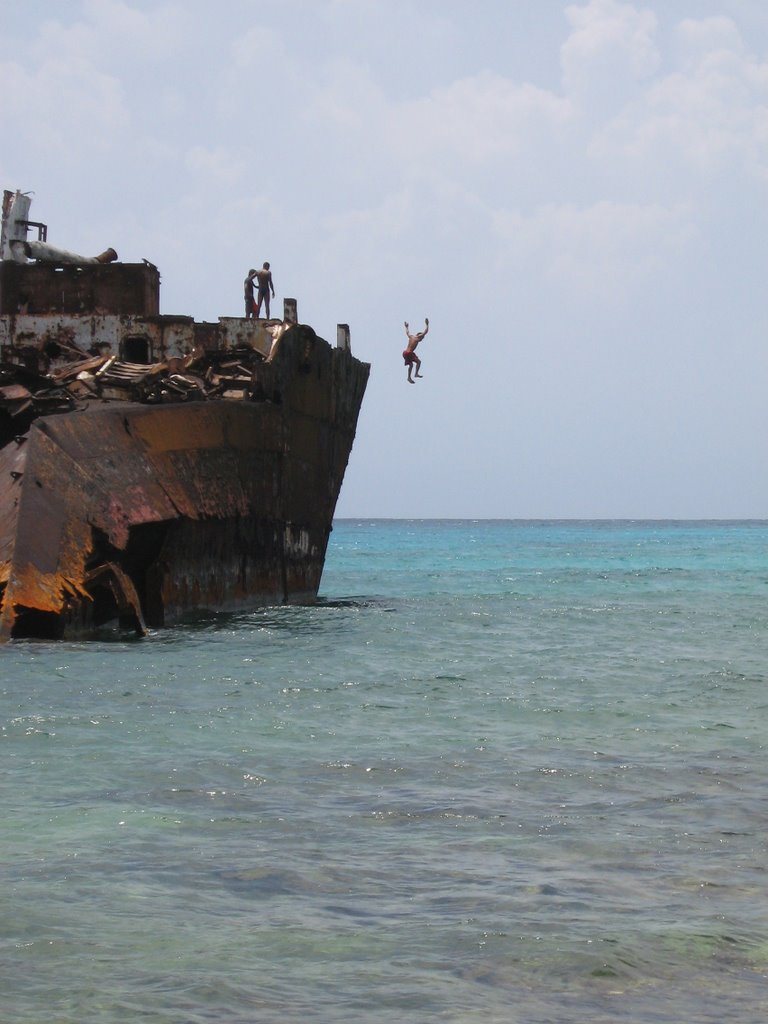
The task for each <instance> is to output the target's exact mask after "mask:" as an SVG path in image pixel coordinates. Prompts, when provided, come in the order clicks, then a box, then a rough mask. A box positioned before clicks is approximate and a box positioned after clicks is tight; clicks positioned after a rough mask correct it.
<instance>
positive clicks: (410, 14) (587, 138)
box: [0, 0, 768, 519]
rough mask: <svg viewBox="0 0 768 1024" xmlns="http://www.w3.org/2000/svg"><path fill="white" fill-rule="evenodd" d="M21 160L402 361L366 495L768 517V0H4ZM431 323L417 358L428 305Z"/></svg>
mask: <svg viewBox="0 0 768 1024" xmlns="http://www.w3.org/2000/svg"><path fill="white" fill-rule="evenodd" d="M0 25H2V39H3V45H2V48H0V95H2V96H3V103H2V104H0V139H1V140H2V142H1V143H0V185H1V186H2V187H3V188H8V189H12V190H15V189H20V190H22V191H24V192H33V193H34V198H33V203H32V209H31V212H30V217H31V219H33V220H39V221H43V222H45V223H46V224H47V225H48V240H49V241H50V242H51V243H52V244H55V245H59V246H61V247H63V248H66V249H70V250H72V251H74V252H79V253H82V254H84V255H95V254H96V253H99V252H101V251H102V250H104V249H106V248H107V247H109V246H112V247H114V248H115V249H116V250H117V252H118V253H119V256H120V259H121V260H123V261H125V262H135V261H140V260H141V259H144V258H146V259H148V260H150V261H151V262H152V263H155V264H157V266H158V267H159V268H160V272H161V275H162V285H161V289H162V291H161V311H162V312H163V313H171V314H187V315H193V316H195V317H196V319H198V320H212V321H215V320H216V319H217V318H218V317H219V316H233V315H234V316H237V315H240V314H241V306H242V281H243V278H244V277H245V274H246V271H247V270H248V268H250V267H254V266H260V265H261V264H262V263H263V262H264V261H265V260H268V261H269V262H270V263H271V265H272V271H273V275H274V281H275V288H276V292H277V303H276V306H274V307H273V309H275V308H277V309H278V310H281V309H282V299H283V297H286V296H290V297H295V298H296V299H297V300H298V309H299V319H300V320H301V321H302V322H304V323H309V324H311V325H312V326H313V327H314V328H315V330H316V331H317V333H318V334H320V335H321V336H322V337H325V338H327V339H328V340H330V341H331V342H332V343H335V337H336V324H337V323H348V324H349V325H350V329H351V338H352V349H353V352H354V354H355V355H356V356H357V357H358V358H360V359H363V360H365V361H366V362H369V363H370V364H371V377H370V382H369V385H368V391H367V394H366V397H365V401H364V404H363V408H362V411H361V414H360V420H359V423H358V432H357V438H356V441H355V446H354V449H353V452H352V456H351V459H350V464H349V467H348V470H347V474H346V477H345V481H344V486H343V489H342V495H341V498H340V501H339V504H338V506H337V515H338V516H340V517H397V518H430V517H437V518H630V519H648V518H768V465H766V454H765V453H766V442H767V441H768V291H767V290H766V286H765V277H766V273H765V272H766V265H768V4H766V3H765V0H647V2H641V0H631V2H630V0H627V2H624V0H572V2H563V0H475V2H474V3H471V2H469V0H272V2H271V3H264V2H263V0H258V2H257V0H219V2H218V3H215V4H214V3H211V2H210V0H61V2H57V3H53V2H50V0H25V3H24V4H19V3H18V2H17V0H0ZM425 316H427V317H429V320H430V332H429V334H428V336H427V337H426V339H425V340H424V341H423V343H422V344H421V346H420V348H419V354H420V355H421V357H422V360H423V366H422V373H423V374H424V377H423V379H422V380H419V381H418V382H417V383H416V384H414V385H410V384H408V383H407V380H406V370H405V367H404V365H403V360H402V356H401V352H402V349H403V347H404V344H405V331H404V327H403V323H404V321H406V320H407V321H408V322H409V323H410V325H411V329H412V330H415V329H419V328H421V327H423V320H424V317H425Z"/></svg>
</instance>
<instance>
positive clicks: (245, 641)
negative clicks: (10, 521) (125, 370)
mask: <svg viewBox="0 0 768 1024" xmlns="http://www.w3.org/2000/svg"><path fill="white" fill-rule="evenodd" d="M321 593H322V601H321V603H320V604H319V605H317V606H316V607H313V608H307V609H295V608H271V609H264V610H260V611H258V612H255V613H253V614H249V615H242V616H237V617H227V618H221V619H208V620H204V621H198V622H194V623H190V624H188V625H186V626H184V627H183V628H180V629H174V630H169V631H166V632H158V633H155V634H153V635H152V636H150V637H149V638H147V639H146V640H143V641H133V640H131V641H127V640H124V639H121V638H112V637H105V638H104V639H103V640H102V641H98V642H93V643H88V644H85V643H83V644H60V645H53V644H40V643H37V644H33V643H13V644H11V645H8V646H6V647H5V648H4V649H2V650H0V672H1V673H2V684H0V712H1V719H0V721H1V722H2V732H0V740H1V742H0V754H1V756H2V760H1V762H0V763H1V764H2V795H3V819H2V833H0V834H1V835H2V857H1V858H0V872H1V873H2V875H1V883H2V884H1V885H0V901H1V902H0V910H1V912H0V958H1V960H2V964H1V970H0V986H1V988H0V992H1V994H2V1000H1V1001H0V1007H2V1009H1V1010H0V1019H2V1020H3V1021H6V1020H7V1021H9V1022H14V1024H33V1022H34V1024H38V1022H41V1021H45V1022H46V1024H97V1022H98V1024H117V1022H120V1024H125V1022H127V1021H131V1022H134V1021H137V1022H145V1024H171V1022H174V1024H175V1022H178V1024H209V1022H217V1024H251V1022H269V1024H294V1022H299V1021H302V1022H304V1021H307V1020H312V1021H318V1022H350V1024H351V1022H353V1021H355V1022H357V1021H371V1022H382V1024H383V1022H387V1024H389V1022H393V1024H394V1022H396V1021H397V1022H400V1021H430V1022H431V1021H440V1022H448V1024H460V1022H461V1024H464V1022H479V1021H482V1022H483V1024H495V1022H499V1024H501V1022H504V1024H508V1022H513V1024H514V1022H525V1024H538V1022H542V1024H543V1022H547V1024H549V1022H561V1021H562V1022H581V1021H589V1022H591V1024H595V1022H597V1024H603V1022H605V1024H608V1022H612V1024H613V1022H624V1021H626V1022H633V1024H646V1022H648V1024H650V1022H661V1021H663V1022H667V1021H675V1022H678V1021H684V1022H687V1024H691V1022H705V1021H706V1022H708V1021H712V1022H718V1024H720V1022H721V1021H723V1020H728V1021H729V1022H739V1024H746V1022H753V1021H754V1022H755V1024H757V1022H761V1024H762V1022H763V1021H764V1020H765V1019H766V1013H767V1012H768V981H767V976H768V894H767V883H768V853H767V851H766V835H767V834H768V830H767V828H766V824H767V822H766V816H767V815H766V796H765V794H766V791H768V764H767V763H766V749H765V746H766V735H767V733H766V726H768V688H767V687H766V681H767V678H768V523H763V522H758V523H698V522H697V523H625V522H621V523H556V522H530V523H529V522H526V523H520V522H379V521H363V522H353V521H344V522H339V523H337V524H336V528H335V531H334V534H333V537H332V543H331V547H330V550H329V556H328V561H327V564H326V572H325V575H324V578H323V585H322V590H321Z"/></svg>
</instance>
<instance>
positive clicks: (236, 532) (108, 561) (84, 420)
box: [0, 260, 369, 640]
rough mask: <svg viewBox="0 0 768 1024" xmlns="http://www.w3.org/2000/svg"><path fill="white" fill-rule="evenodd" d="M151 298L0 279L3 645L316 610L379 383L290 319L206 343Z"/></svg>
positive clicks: (44, 271) (32, 274)
mask: <svg viewBox="0 0 768 1024" xmlns="http://www.w3.org/2000/svg"><path fill="white" fill-rule="evenodd" d="M158 281H159V275H158V274H157V270H156V268H154V267H153V266H152V265H151V264H127V265H120V264H117V265H115V264H112V265H109V266H104V265H98V264H97V265H93V266H90V265H79V264H75V265H73V266H62V265H61V264H60V263H57V262H56V260H54V261H53V262H52V263H51V264H50V265H48V264H45V263H37V262H36V263H28V264H26V265H25V264H22V263H19V262H18V261H15V262H13V261H7V262H3V263H0V355H1V356H2V364H1V365H0V600H1V601H2V604H1V605H0V640H7V639H13V638H27V637H39V638H46V639H51V638H61V637H74V636H83V635H86V636H87V635H90V634H92V633H93V632H94V631H96V630H98V629H99V628H101V627H103V626H105V625H109V624H114V623H117V624H119V625H120V626H123V627H128V628H131V629H133V630H135V632H137V633H144V632H145V631H146V630H147V629H148V628H152V627H162V626H167V625H171V624H173V623H176V622H179V621H180V620H182V619H183V618H184V617H186V616H188V615H189V614H190V613H192V612H201V611H213V612H217V611H238V610H247V609H250V608H253V607H256V606H258V605H265V604H281V603H311V602H313V601H314V600H315V599H316V597H317V593H318V588H319V585H320V579H321V575H322V571H323V564H324V559H325V553H326V548H327V544H328V539H329V535H330V532H331V528H332V521H333V514H334V510H335V506H336V502H337V499H338V496H339V492H340V489H341V485H342V480H343V477H344V473H345V469H346V466H347V462H348V459H349V456H350V452H351V450H352V444H353V441H354V436H355V430H356V425H357V420H358V415H359V411H360V407H361V403H362V399H363V395H364V392H365V387H366V383H367V379H368V373H369V366H368V365H367V364H366V363H362V362H360V361H359V360H357V359H355V358H354V357H353V356H352V354H351V351H350V348H349V335H348V329H341V328H340V329H339V334H338V336H337V344H336V345H335V346H332V345H330V344H329V343H328V342H326V341H324V340H323V339H322V338H320V337H318V336H317V335H316V334H315V332H314V331H313V330H312V329H311V328H310V327H308V326H306V325H302V324H299V323H298V322H296V316H295V303H293V301H292V300H287V301H286V316H285V318H284V320H283V321H270V322H265V321H258V320H254V319H248V320H246V319H239V318H221V320H220V321H219V323H218V324H198V323H195V322H194V321H193V320H192V319H191V318H189V317H164V316H161V315H160V314H159V311H158V308H157V307H158V294H157V293H158ZM342 327H343V325H342ZM137 356H138V357H139V360H140V361H137Z"/></svg>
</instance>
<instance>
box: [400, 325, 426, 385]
mask: <svg viewBox="0 0 768 1024" xmlns="http://www.w3.org/2000/svg"><path fill="white" fill-rule="evenodd" d="M428 330H429V317H424V330H423V331H419V332H418V334H411V332H410V329H409V327H408V321H407V320H406V321H405V333H406V335H407V337H408V344H407V345H406V347H405V349H404V350H403V362H404V363H405V365H406V366H407V367H408V383H409V384H415V383H416V381H415V380H414V379H413V377H412V376H411V372H412V370H413V367H414V366H415V367H416V376H417V377H423V376H424V374H423V373H419V371H420V370H421V360H420V359H419V357H418V356H417V355H416V346H417V345H418V344H419V342H420V341H423V340H424V336H425V335H426V333H427V331H428Z"/></svg>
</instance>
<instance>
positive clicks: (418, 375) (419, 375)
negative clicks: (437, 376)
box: [416, 373, 424, 377]
mask: <svg viewBox="0 0 768 1024" xmlns="http://www.w3.org/2000/svg"><path fill="white" fill-rule="evenodd" d="M416 376H417V377H423V376H424V374H423V373H417V374H416Z"/></svg>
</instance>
